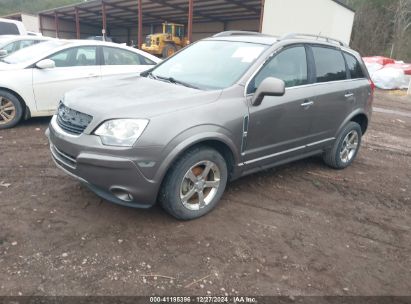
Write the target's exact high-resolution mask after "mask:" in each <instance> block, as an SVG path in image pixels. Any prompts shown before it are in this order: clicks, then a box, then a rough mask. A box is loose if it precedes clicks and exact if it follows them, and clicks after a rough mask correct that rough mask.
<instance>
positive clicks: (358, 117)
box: [337, 109, 369, 135]
mask: <svg viewBox="0 0 411 304" xmlns="http://www.w3.org/2000/svg"><path fill="white" fill-rule="evenodd" d="M350 121H353V122H356V123H358V124H359V125H360V127H361V131H362V135H364V134H365V133H366V132H367V129H368V123H369V118H368V115H367V114H366V113H365V112H364V111H362V110H361V109H359V110H357V111H355V112H353V113H351V115H349V116H348V117H347V118H346V119H345V120H344V122H343V123H342V124H341V125H340V127H339V128H338V132H337V135H338V134H339V133H340V132H341V130H342V129H343V128H344V126H345V125H346V124H347V123H349V122H350Z"/></svg>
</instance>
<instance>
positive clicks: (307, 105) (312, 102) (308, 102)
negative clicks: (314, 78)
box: [301, 100, 314, 109]
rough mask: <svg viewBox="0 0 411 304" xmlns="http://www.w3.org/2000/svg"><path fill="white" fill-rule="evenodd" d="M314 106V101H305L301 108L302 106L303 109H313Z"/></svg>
mask: <svg viewBox="0 0 411 304" xmlns="http://www.w3.org/2000/svg"><path fill="white" fill-rule="evenodd" d="M313 104H314V101H312V100H306V101H304V103H302V104H301V106H302V107H303V108H306V109H308V108H309V107H311V106H312V105H313Z"/></svg>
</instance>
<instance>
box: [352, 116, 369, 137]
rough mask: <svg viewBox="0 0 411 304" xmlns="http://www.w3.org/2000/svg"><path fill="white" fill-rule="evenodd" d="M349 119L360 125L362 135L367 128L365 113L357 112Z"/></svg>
mask: <svg viewBox="0 0 411 304" xmlns="http://www.w3.org/2000/svg"><path fill="white" fill-rule="evenodd" d="M350 121H354V122H356V123H358V124H359V125H360V127H361V132H362V135H364V134H365V132H367V129H368V117H367V115H365V114H364V113H359V114H357V115H355V116H353V117H352V118H351V119H350Z"/></svg>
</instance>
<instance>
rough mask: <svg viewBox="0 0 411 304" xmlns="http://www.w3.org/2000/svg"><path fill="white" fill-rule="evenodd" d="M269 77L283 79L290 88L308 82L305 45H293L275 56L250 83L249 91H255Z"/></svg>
mask: <svg viewBox="0 0 411 304" xmlns="http://www.w3.org/2000/svg"><path fill="white" fill-rule="evenodd" d="M267 77H275V78H279V79H281V80H283V81H284V82H285V86H286V87H288V88H289V87H295V86H299V85H304V84H307V83H308V73H307V56H306V53H305V47H303V46H297V47H291V48H288V49H285V50H284V51H282V52H281V53H279V54H277V55H276V56H275V57H273V58H272V59H271V60H270V61H269V62H268V63H267V64H266V65H265V66H264V67H263V68H262V69H261V71H260V72H258V74H257V75H256V76H255V78H254V79H253V81H252V82H251V83H250V86H249V89H248V93H254V92H255V91H256V90H257V88H258V86H259V85H260V84H261V82H262V81H263V80H264V79H266V78H267Z"/></svg>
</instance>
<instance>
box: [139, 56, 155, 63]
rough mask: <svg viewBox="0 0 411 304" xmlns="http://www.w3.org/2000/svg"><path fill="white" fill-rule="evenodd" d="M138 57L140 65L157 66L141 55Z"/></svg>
mask: <svg viewBox="0 0 411 304" xmlns="http://www.w3.org/2000/svg"><path fill="white" fill-rule="evenodd" d="M139 56H140V62H141V64H142V65H156V64H157V63H155V62H154V61H153V60H151V59H148V58H147V57H144V56H143V55H139Z"/></svg>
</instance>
